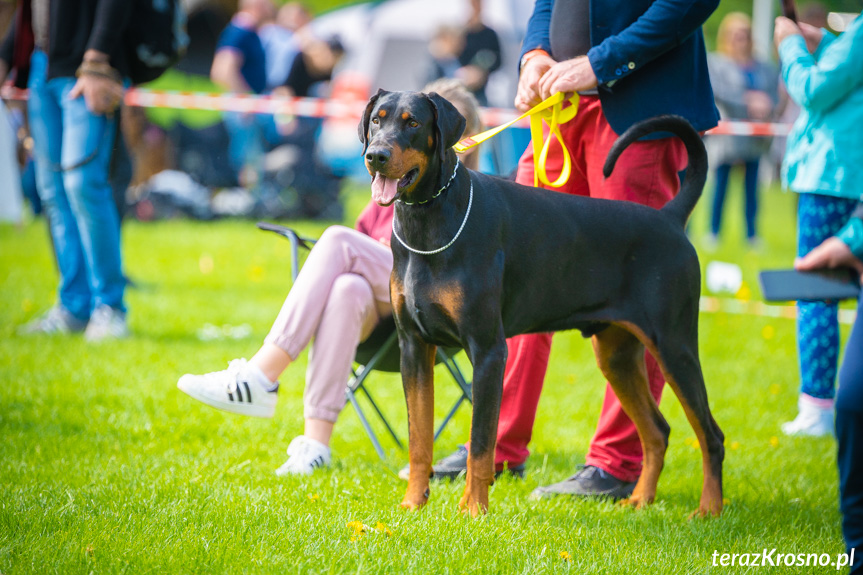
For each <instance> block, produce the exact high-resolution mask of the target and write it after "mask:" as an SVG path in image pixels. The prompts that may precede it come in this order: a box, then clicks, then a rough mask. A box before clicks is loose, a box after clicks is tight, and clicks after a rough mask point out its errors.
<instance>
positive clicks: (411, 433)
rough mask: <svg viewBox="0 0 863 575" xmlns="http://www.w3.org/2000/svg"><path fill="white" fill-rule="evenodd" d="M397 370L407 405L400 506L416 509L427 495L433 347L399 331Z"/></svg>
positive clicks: (431, 441)
mask: <svg viewBox="0 0 863 575" xmlns="http://www.w3.org/2000/svg"><path fill="white" fill-rule="evenodd" d="M399 337H400V345H401V372H402V385H403V386H404V391H405V399H406V400H407V405H408V457H409V459H410V476H409V478H408V488H407V492H406V493H405V497H404V499H403V500H402V503H401V506H402V507H404V508H407V509H416V508H418V507H422V506H423V505H425V503H426V501H428V497H429V478H430V477H431V474H432V450H433V446H434V357H435V352H436V348H435V346H433V345H429V344H427V343H425V342H424V341H422V340H420V339H419V338H416V337H411V336H410V335H407V336H404V334H399Z"/></svg>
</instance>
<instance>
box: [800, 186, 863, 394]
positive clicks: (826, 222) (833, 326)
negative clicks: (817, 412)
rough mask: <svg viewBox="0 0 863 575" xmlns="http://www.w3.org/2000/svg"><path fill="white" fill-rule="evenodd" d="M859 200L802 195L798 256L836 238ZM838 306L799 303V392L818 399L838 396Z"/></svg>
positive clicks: (821, 303) (822, 303)
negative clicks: (833, 237) (831, 237)
mask: <svg viewBox="0 0 863 575" xmlns="http://www.w3.org/2000/svg"><path fill="white" fill-rule="evenodd" d="M856 206H857V201H856V200H848V199H845V198H837V197H833V196H824V195H820V194H800V201H799V203H798V205H797V256H798V257H803V256H805V255H806V254H808V253H809V252H810V251H812V250H813V249H815V248H816V247H818V246H819V245H820V244H821V242H823V241H824V240H826V239H827V238H829V237H830V236H833V235H835V234H836V233H837V232H839V230H840V229H842V226H843V225H845V223H846V222H847V221H848V218H849V217H850V216H851V213H852V212H853V211H854V208H855V207H856ZM838 309H839V306H838V304H835V303H832V304H828V303H824V302H802V301H800V302H797V350H798V353H799V355H800V392H801V393H805V394H807V395H810V396H812V397H817V398H819V399H832V398H833V396H834V394H835V386H834V383H835V381H836V365H837V363H838V361H839V322H838V319H837V311H838Z"/></svg>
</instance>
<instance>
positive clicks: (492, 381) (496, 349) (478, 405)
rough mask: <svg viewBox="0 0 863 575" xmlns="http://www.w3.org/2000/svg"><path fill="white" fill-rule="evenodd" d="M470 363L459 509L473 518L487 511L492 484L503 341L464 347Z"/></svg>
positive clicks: (503, 363) (502, 365)
mask: <svg viewBox="0 0 863 575" xmlns="http://www.w3.org/2000/svg"><path fill="white" fill-rule="evenodd" d="M468 349H469V351H470V356H471V363H473V417H472V419H471V427H470V453H469V454H468V458H467V477H466V482H465V487H464V495H462V498H461V501H459V508H460V509H461V510H462V511H463V512H465V513H467V512H469V513H470V514H471V515H472V516H474V517H476V516H477V515H479V514H480V513H485V512H486V511H488V488H489V486H491V485H492V484H493V483H494V448H495V441H496V439H497V420H498V416H499V415H500V397H501V393H502V391H503V372H504V368H505V366H506V354H507V350H506V340H505V339H504V338H503V336H501V337H500V339H499V341H496V342H495V343H494V344H493V345H490V346H485V347H482V348H479V347H478V346H474V345H470V346H468Z"/></svg>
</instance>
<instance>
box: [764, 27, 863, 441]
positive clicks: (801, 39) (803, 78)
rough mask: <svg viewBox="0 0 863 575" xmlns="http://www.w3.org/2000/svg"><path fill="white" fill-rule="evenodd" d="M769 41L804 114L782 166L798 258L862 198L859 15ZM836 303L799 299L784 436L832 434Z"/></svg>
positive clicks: (784, 31) (788, 30)
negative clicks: (792, 401) (793, 399)
mask: <svg viewBox="0 0 863 575" xmlns="http://www.w3.org/2000/svg"><path fill="white" fill-rule="evenodd" d="M774 40H775V42H776V46H777V48H778V50H779V57H780V60H781V62H782V78H783V80H785V84H786V86H787V89H788V95H789V96H790V97H791V98H792V99H793V100H794V101H795V102H796V103H797V104H799V105H800V108H801V112H800V116H799V117H798V118H797V121H796V122H795V123H794V127H793V128H792V130H791V133H790V134H789V135H788V145H787V149H786V152H785V158H784V160H783V163H782V179H783V182H784V184H785V185H786V186H787V187H788V188H790V189H791V190H792V191H794V192H797V193H798V194H800V199H799V202H798V209H797V212H798V214H797V218H798V219H797V255H798V256H800V257H802V256H805V255H806V254H807V253H809V252H810V251H811V250H812V249H814V248H815V247H816V246H818V245H819V244H821V242H823V241H824V240H825V239H827V238H829V237H830V236H832V235H834V234H836V233H837V232H838V231H839V229H840V228H841V227H842V226H843V224H844V223H845V222H846V221H847V220H848V217H849V216H850V214H851V213H852V212H853V211H854V209H855V207H856V205H857V201H858V200H859V199H860V198H861V196H863V130H861V129H860V126H861V123H863V19H861V18H860V17H858V18H857V19H856V20H854V21H853V22H852V23H851V24H850V25H849V26H848V27H847V28H846V30H845V32H844V33H842V34H841V35H840V36H838V37H836V36H833V35H832V34H830V33H829V32H826V31H825V30H822V29H819V28H815V27H813V26H808V25H806V24H802V23H801V24H800V26H799V27H798V26H797V25H796V24H794V23H793V22H792V21H790V20H788V19H787V18H779V19H777V21H776V27H775V33H774ZM837 309H838V305H837V304H836V303H827V302H802V301H801V302H798V303H797V346H798V353H799V359H800V396H799V400H798V406H799V414H798V416H797V417H796V418H795V419H794V420H793V421H790V422H788V423H786V424H784V425H783V426H782V430H783V431H784V432H785V433H786V434H789V435H808V436H818V435H826V434H830V433H832V431H833V398H834V395H835V388H834V385H835V380H836V369H837V364H838V360H839V324H838V320H837Z"/></svg>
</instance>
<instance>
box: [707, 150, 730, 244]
mask: <svg viewBox="0 0 863 575" xmlns="http://www.w3.org/2000/svg"><path fill="white" fill-rule="evenodd" d="M730 174H731V164H719V165H718V166H716V170H715V172H714V178H713V179H714V181H713V211H712V212H711V214H710V233H711V234H712V236H713V240H714V241H715V240H716V239H717V238H718V237H719V230H720V229H721V227H722V207H723V206H724V205H725V195H726V192H727V191H728V177H729V175H730Z"/></svg>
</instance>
